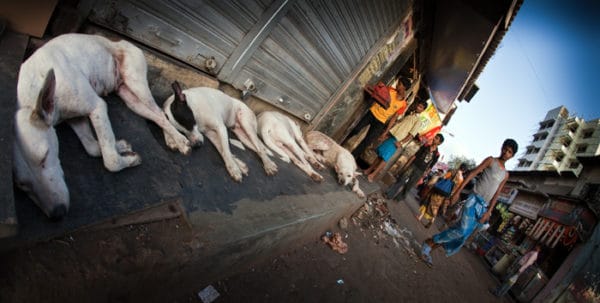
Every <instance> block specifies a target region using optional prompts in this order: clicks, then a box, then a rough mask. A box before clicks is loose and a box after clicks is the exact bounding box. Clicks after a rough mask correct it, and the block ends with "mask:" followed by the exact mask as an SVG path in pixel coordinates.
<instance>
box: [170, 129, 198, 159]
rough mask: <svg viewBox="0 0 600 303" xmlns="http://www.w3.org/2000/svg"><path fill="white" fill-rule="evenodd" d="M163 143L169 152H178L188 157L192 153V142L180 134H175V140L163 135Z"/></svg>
mask: <svg viewBox="0 0 600 303" xmlns="http://www.w3.org/2000/svg"><path fill="white" fill-rule="evenodd" d="M165 142H166V143H167V146H168V147H169V148H170V149H171V150H178V151H179V152H180V153H182V154H184V155H189V154H190V152H191V151H192V147H191V146H192V142H190V140H188V139H187V138H186V137H185V136H184V135H182V134H180V133H177V136H176V137H175V138H172V137H171V136H169V135H168V134H165Z"/></svg>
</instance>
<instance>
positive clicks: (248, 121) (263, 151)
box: [232, 108, 277, 176]
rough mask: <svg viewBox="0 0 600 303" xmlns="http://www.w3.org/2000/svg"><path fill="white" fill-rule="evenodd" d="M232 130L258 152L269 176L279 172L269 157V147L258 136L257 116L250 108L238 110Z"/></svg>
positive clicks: (245, 143)
mask: <svg viewBox="0 0 600 303" xmlns="http://www.w3.org/2000/svg"><path fill="white" fill-rule="evenodd" d="M232 131H233V132H234V133H235V134H236V136H237V137H238V139H240V141H242V143H244V145H246V146H248V148H250V149H252V150H254V151H255V152H256V153H257V154H258V156H259V157H260V159H261V161H262V163H263V168H264V169H265V172H266V173H267V175H268V176H273V175H275V174H276V173H277V165H276V164H275V162H273V160H271V158H269V156H268V155H267V148H266V147H265V146H264V144H263V143H262V142H261V141H260V139H259V138H258V135H257V123H256V116H255V115H254V113H253V112H252V111H251V110H250V109H249V108H248V109H247V110H244V109H241V110H238V112H237V113H236V123H235V126H234V127H233V129H232Z"/></svg>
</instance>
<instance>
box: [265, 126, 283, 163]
mask: <svg viewBox="0 0 600 303" xmlns="http://www.w3.org/2000/svg"><path fill="white" fill-rule="evenodd" d="M274 131H275V130H273V129H270V128H269V129H263V133H262V139H263V141H264V142H265V144H266V145H267V146H268V147H269V148H270V149H271V150H272V151H274V152H275V153H276V154H277V155H278V156H279V158H280V159H281V160H282V161H283V162H286V163H290V157H289V156H288V155H287V153H286V152H285V151H284V150H283V149H282V147H283V145H282V144H281V143H278V142H275V140H274V139H273V136H274V134H273V132H274Z"/></svg>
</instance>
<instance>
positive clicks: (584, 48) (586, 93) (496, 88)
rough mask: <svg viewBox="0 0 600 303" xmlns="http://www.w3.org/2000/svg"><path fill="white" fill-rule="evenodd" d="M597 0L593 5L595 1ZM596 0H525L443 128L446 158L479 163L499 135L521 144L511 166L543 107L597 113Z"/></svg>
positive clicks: (599, 34) (496, 146) (494, 150)
mask: <svg viewBox="0 0 600 303" xmlns="http://www.w3.org/2000/svg"><path fill="white" fill-rule="evenodd" d="M594 2H595V3H594ZM599 72H600V1H591V0H585V1H565V0H560V1H543V0H525V2H524V4H523V5H522V6H521V9H520V10H519V12H518V13H517V16H516V18H515V19H514V20H513V23H512V25H511V27H510V28H509V30H508V33H507V34H506V35H505V36H504V39H503V40H502V42H501V44H500V46H499V47H498V49H497V50H496V53H495V55H494V56H493V57H492V59H491V60H490V61H489V62H488V64H487V65H486V67H485V69H484V70H483V72H482V73H481V75H480V76H479V78H478V79H477V81H476V84H477V85H478V86H479V91H478V92H477V94H476V95H475V97H473V99H471V102H470V103H466V102H460V103H459V104H458V109H457V111H456V113H455V115H454V116H453V117H452V119H451V121H450V123H449V124H448V125H447V126H446V127H445V132H446V133H450V134H452V135H448V134H445V137H446V141H445V142H444V144H442V146H441V147H440V151H441V153H442V154H443V155H445V156H444V160H448V157H449V156H450V155H453V154H454V155H463V156H466V157H467V158H471V159H474V160H475V162H477V163H479V162H481V161H482V160H483V159H484V158H485V157H487V156H498V155H499V154H500V147H501V144H502V142H503V141H504V139H506V138H509V137H511V138H514V139H515V140H517V142H518V143H519V152H518V154H517V155H516V156H515V157H514V158H513V159H511V160H510V161H509V162H508V164H507V167H508V168H510V169H512V168H514V167H515V166H516V165H517V163H518V161H517V159H518V158H519V157H520V156H521V155H522V152H523V151H524V150H525V146H527V145H528V144H529V143H530V142H531V139H532V135H533V133H534V132H535V131H536V130H537V129H538V127H539V124H538V122H540V121H541V120H543V118H544V117H545V116H546V113H547V112H548V110H550V109H553V108H556V107H558V106H560V105H564V106H566V107H567V109H568V110H569V113H570V114H574V115H576V116H579V117H582V118H584V119H586V120H590V119H595V118H600V100H597V99H598V96H599V95H600V76H599V75H598V73H599Z"/></svg>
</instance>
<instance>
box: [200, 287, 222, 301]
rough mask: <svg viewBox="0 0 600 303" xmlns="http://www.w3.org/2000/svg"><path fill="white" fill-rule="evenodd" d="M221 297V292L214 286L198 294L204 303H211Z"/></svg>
mask: <svg viewBox="0 0 600 303" xmlns="http://www.w3.org/2000/svg"><path fill="white" fill-rule="evenodd" d="M219 296H220V294H219V292H218V291H217V290H216V289H215V288H214V287H213V286H212V285H208V286H207V287H205V288H204V289H203V290H201V291H200V292H198V298H200V300H202V303H211V302H213V301H214V300H216V299H217V298H218V297H219Z"/></svg>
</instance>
